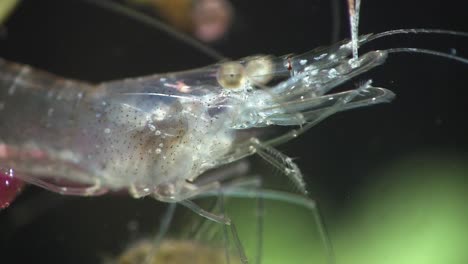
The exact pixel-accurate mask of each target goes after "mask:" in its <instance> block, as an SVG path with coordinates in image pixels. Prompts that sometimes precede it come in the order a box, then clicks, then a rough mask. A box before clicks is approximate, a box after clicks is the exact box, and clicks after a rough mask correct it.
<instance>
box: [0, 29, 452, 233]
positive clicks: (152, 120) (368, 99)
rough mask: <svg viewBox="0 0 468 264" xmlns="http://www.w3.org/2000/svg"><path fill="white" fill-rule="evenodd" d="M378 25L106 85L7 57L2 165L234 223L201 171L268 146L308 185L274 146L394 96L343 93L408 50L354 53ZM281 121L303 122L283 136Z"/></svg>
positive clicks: (62, 185)
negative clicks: (214, 208)
mask: <svg viewBox="0 0 468 264" xmlns="http://www.w3.org/2000/svg"><path fill="white" fill-rule="evenodd" d="M406 32H410V31H406ZM432 32H435V31H432ZM445 33H450V32H445ZM376 36H380V35H363V36H361V37H359V39H358V40H357V41H355V42H354V45H353V43H352V42H350V41H348V40H345V41H342V42H339V43H337V44H334V45H331V46H329V47H325V48H320V49H316V50H313V51H311V52H306V53H304V54H300V55H294V56H272V55H268V56H264V55H261V56H251V57H246V58H243V59H239V60H235V61H229V62H221V63H217V64H214V65H211V66H207V67H203V68H199V69H195V70H191V71H184V72H176V73H169V74H159V75H151V76H147V77H138V78H129V79H125V80H118V81H111V82H103V83H99V84H92V83H89V82H83V81H75V80H70V79H64V78H61V77H57V76H55V75H51V74H49V73H45V72H42V71H40V70H37V69H34V68H32V67H30V66H25V65H20V64H15V63H11V62H6V61H2V64H1V66H0V67H1V70H0V72H1V78H0V80H1V82H2V87H5V88H4V89H2V94H1V96H0V99H1V101H2V111H1V112H0V122H1V127H4V128H6V129H5V130H4V131H2V136H1V140H2V143H3V145H4V146H5V148H4V150H3V155H2V159H1V161H2V164H3V166H7V167H12V168H14V169H15V171H16V172H17V174H18V175H20V177H21V178H22V179H24V180H26V181H28V182H30V183H33V184H36V185H38V186H41V187H43V188H46V189H48V190H51V191H54V192H58V193H62V194H72V195H98V194H102V193H105V192H107V191H110V190H112V191H116V190H122V189H126V190H128V191H129V192H130V193H131V194H132V195H133V196H134V197H143V196H148V195H150V196H153V197H154V198H156V199H157V200H159V201H163V202H170V203H181V204H183V205H185V206H187V207H189V208H191V209H193V210H194V211H195V212H197V213H199V214H201V215H203V216H205V217H207V218H210V219H212V220H215V221H218V222H221V223H225V224H231V223H230V222H229V220H228V219H227V218H226V217H220V216H217V215H213V214H210V213H209V212H207V211H205V210H203V209H201V208H199V207H198V206H196V205H195V204H194V203H192V202H191V201H190V199H192V198H194V197H197V196H200V195H203V194H204V193H207V192H214V191H216V190H218V189H219V188H220V187H221V185H222V182H220V181H218V180H217V179H216V178H215V177H214V178H211V180H210V181H208V182H207V183H206V184H203V185H200V184H198V183H197V179H198V177H199V176H200V175H202V174H204V173H205V172H209V171H212V170H215V169H217V168H222V167H223V166H225V165H227V164H230V163H233V162H235V161H238V160H240V159H242V158H244V157H247V156H249V155H252V154H255V153H256V154H259V155H260V156H262V157H263V158H264V159H265V160H267V161H268V162H270V163H271V164H272V165H274V166H275V167H277V168H279V169H280V170H281V171H282V172H284V174H285V175H286V176H288V177H289V178H290V179H291V180H292V181H293V182H294V183H295V185H296V187H297V188H298V189H299V191H300V192H302V193H304V194H306V193H307V189H306V185H305V181H304V179H303V176H302V174H301V172H300V170H299V168H298V166H296V165H295V163H294V162H293V161H292V159H290V158H289V157H287V156H286V155H284V154H282V153H281V152H279V151H278V150H276V149H275V148H274V146H275V145H277V144H280V143H284V142H286V141H289V140H291V139H293V138H295V137H296V136H298V135H299V134H300V133H302V132H304V131H305V130H307V129H309V128H310V127H312V126H313V125H316V124H317V123H319V122H320V121H322V120H323V119H325V118H327V117H329V116H330V115H332V114H335V113H337V112H339V111H344V110H348V109H352V108H357V107H361V106H368V105H373V104H378V103H383V102H388V101H390V100H392V99H393V97H394V94H393V93H392V92H391V91H389V90H387V89H385V88H379V87H373V86H372V84H371V82H365V83H363V84H362V85H360V86H359V87H358V88H356V89H352V90H348V91H345V92H337V93H331V90H332V89H333V88H336V87H337V86H339V85H341V84H343V83H344V82H346V81H349V80H350V79H351V78H353V77H355V76H359V75H360V74H363V73H365V72H367V71H369V70H371V69H373V68H375V67H377V66H379V65H381V64H382V63H384V61H385V60H386V58H387V56H388V54H389V53H390V52H398V50H388V51H385V50H383V51H370V52H367V53H363V54H361V55H360V56H359V57H351V55H352V53H353V47H356V43H359V45H364V44H366V43H368V42H370V41H372V40H374V39H376V38H377V37H376ZM406 51H410V50H406ZM447 57H449V58H452V59H456V58H458V57H455V56H447ZM19 106H21V109H19ZM272 126H285V127H290V126H292V127H294V128H293V129H292V130H291V132H288V133H286V134H284V135H282V136H279V137H271V135H270V134H269V132H268V131H269V128H270V127H272ZM3 132H4V133H3Z"/></svg>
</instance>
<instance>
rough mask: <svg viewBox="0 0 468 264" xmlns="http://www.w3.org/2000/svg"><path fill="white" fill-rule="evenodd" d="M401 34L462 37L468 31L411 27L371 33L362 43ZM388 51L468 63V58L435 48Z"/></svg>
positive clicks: (465, 35)
mask: <svg viewBox="0 0 468 264" xmlns="http://www.w3.org/2000/svg"><path fill="white" fill-rule="evenodd" d="M400 34H439V35H450V36H460V37H468V33H467V32H461V31H455V30H445V29H429V28H410V29H395V30H389V31H385V32H381V33H377V34H375V35H371V36H370V37H369V38H367V39H366V40H365V41H364V42H362V44H366V43H369V42H371V41H374V40H376V39H379V38H384V37H388V36H393V35H400ZM386 51H387V52H388V53H401V52H403V53H404V52H406V53H421V54H428V55H433V56H437V57H442V58H447V59H452V60H455V61H459V62H461V63H465V64H468V59H466V58H463V57H460V56H457V55H454V54H449V53H445V52H440V51H435V50H428V49H420V48H392V49H387V50H386Z"/></svg>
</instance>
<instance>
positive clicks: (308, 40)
mask: <svg viewBox="0 0 468 264" xmlns="http://www.w3.org/2000/svg"><path fill="white" fill-rule="evenodd" d="M340 5H341V8H340V17H339V18H340V20H341V22H340V29H341V30H340V32H339V36H340V39H342V38H345V37H347V36H348V26H347V20H346V11H345V4H344V3H340ZM233 6H234V9H235V20H234V24H233V27H232V30H231V31H230V32H229V33H228V34H227V36H226V37H225V38H224V39H223V40H221V41H219V42H217V43H215V44H213V45H212V46H213V47H214V48H216V49H217V50H218V51H219V52H221V53H222V54H223V55H225V56H227V57H230V58H238V57H242V56H247V55H254V54H259V53H260V54H275V55H282V54H288V53H300V52H305V51H307V50H310V49H312V48H314V47H317V46H321V45H329V44H330V43H331V38H332V35H333V32H332V28H333V23H334V22H333V19H334V18H333V17H332V16H331V14H332V11H331V10H330V3H329V2H328V1H324V0H322V1H320V0H314V1H313V0H303V1H268V0H262V1H241V0H238V1H233ZM466 10H468V4H467V3H466V2H464V1H434V0H429V1H422V0H421V1H404V0H394V1H363V6H362V12H361V20H360V21H361V24H360V32H362V33H369V32H381V31H385V30H391V29H397V28H421V27H424V28H441V29H453V30H459V31H465V32H466V31H468V23H467V22H466ZM6 29H7V31H6V34H4V35H3V37H2V39H0V56H1V57H4V58H6V59H8V60H12V61H18V62H21V63H27V64H31V65H33V66H35V67H38V68H41V69H45V70H47V71H50V72H53V73H56V74H60V75H63V76H66V77H70V78H75V79H83V80H88V81H93V82H98V81H105V80H110V79H117V78H123V77H130V76H138V75H145V74H151V73H155V72H169V71H176V70H184V69H190V68H194V67H199V66H203V65H206V64H209V63H213V62H214V60H213V59H211V58H209V57H207V56H206V55H204V54H201V53H200V52H198V51H197V50H195V49H193V48H191V47H190V46H188V45H186V44H184V43H181V42H180V41H178V40H175V39H173V38H171V37H169V36H167V35H166V34H165V33H162V32H160V31H158V30H156V29H153V28H151V27H149V26H147V25H143V24H141V23H139V22H135V21H134V20H132V19H129V18H126V17H123V16H122V15H119V14H115V13H112V12H109V11H106V10H103V9H101V8H98V7H96V6H94V5H90V4H88V3H85V2H81V1H77V0H73V1H71V0H70V1H59V0H42V1H36V0H25V1H23V3H22V4H21V5H20V7H19V8H18V9H17V10H16V12H15V13H14V14H13V16H12V17H11V18H10V19H9V20H8V21H7V24H6ZM467 44H468V40H467V39H466V38H462V37H453V36H442V35H400V36H394V37H389V38H386V39H382V40H378V41H376V42H375V43H372V44H369V45H367V46H366V47H364V50H366V49H367V50H370V49H385V48H391V47H420V48H428V49H436V50H439V51H443V52H451V50H452V49H455V50H456V51H457V54H458V55H460V56H462V57H468V51H467V50H466V47H468V45H467ZM467 70H468V65H466V64H462V63H459V62H455V61H451V60H447V59H443V58H437V57H431V56H426V55H415V54H396V55H393V56H390V58H389V59H388V61H387V63H386V64H385V65H383V66H381V67H379V68H378V69H375V70H372V71H371V72H369V73H367V74H365V75H364V76H360V77H359V78H356V79H355V80H353V82H349V83H348V84H346V86H347V87H354V85H355V84H354V83H356V82H359V81H360V80H366V79H368V78H372V79H373V80H374V85H376V86H382V87H386V88H389V89H391V90H392V91H394V92H395V93H396V94H397V98H396V100H395V101H394V102H392V103H391V104H386V105H380V106H375V107H371V108H364V109H358V110H353V111H350V112H346V113H340V114H338V115H336V116H333V117H331V118H329V119H327V120H325V121H324V122H323V123H321V124H320V125H318V126H317V127H315V128H313V129H311V131H309V132H308V133H306V134H305V135H303V136H302V137H300V138H298V139H296V140H294V141H291V142H289V143H287V144H286V145H284V146H282V147H280V149H281V150H282V151H284V152H285V153H287V154H288V155H290V156H292V157H297V158H298V159H297V160H296V161H297V163H298V165H299V167H300V168H301V169H302V170H303V173H304V174H305V175H306V177H307V181H308V183H309V186H310V190H311V194H312V197H313V198H314V199H316V200H317V201H318V203H319V205H320V206H321V208H322V211H323V212H324V213H323V214H324V218H325V221H326V222H327V221H328V222H333V221H335V218H337V217H339V216H340V214H341V212H342V211H343V210H346V209H347V208H348V207H350V206H351V205H352V204H353V198H354V197H355V196H356V195H358V194H359V193H360V192H361V191H362V189H363V186H366V185H368V184H369V182H372V181H373V180H375V179H372V178H371V176H370V175H372V172H373V171H375V170H378V169H379V168H381V167H383V166H385V165H386V164H388V163H391V162H392V161H394V160H398V159H400V158H402V157H405V156H408V155H412V154H414V153H420V152H433V153H439V154H441V155H445V153H447V155H455V156H461V157H466V154H467V150H468V137H467V135H468V133H467V132H468V129H467V124H468V121H467V120H466V117H465V115H466V113H467V109H468V106H467V105H468V104H467V102H466V100H467V98H468V97H467V95H468V93H467V92H466V89H467V88H468V87H467V84H466V83H467V81H468V77H467V74H466V73H467ZM255 162H256V163H261V162H260V161H258V160H256V161H255ZM260 166H262V165H260ZM15 208H16V209H15ZM161 208H162V205H160V204H156V203H154V201H152V200H150V199H145V200H139V201H135V200H132V199H130V198H126V197H122V196H117V197H101V198H69V197H62V196H59V195H55V194H50V193H46V192H43V191H40V190H38V189H36V188H35V187H33V188H30V189H28V190H26V192H25V194H24V195H23V196H22V197H20V198H19V200H18V201H17V202H15V203H14V204H13V205H12V207H11V208H9V209H7V210H5V211H2V212H0V252H1V256H0V257H1V259H0V262H2V263H3V259H4V258H6V259H9V260H16V261H18V262H17V263H20V262H25V261H26V260H31V259H37V258H41V259H47V260H49V262H53V261H56V262H61V263H84V262H89V261H96V256H94V255H93V254H94V253H95V252H94V251H93V250H94V249H95V248H96V247H97V246H96V245H99V247H100V248H101V249H112V248H115V247H121V246H122V244H123V243H122V242H118V241H119V239H121V238H122V237H126V236H128V234H127V235H123V234H121V233H125V232H126V229H124V228H122V226H126V223H127V222H128V221H129V219H139V220H138V221H142V222H145V223H146V224H141V226H146V225H147V226H150V223H152V222H154V223H156V222H157V221H158V214H156V213H154V214H153V213H151V214H150V212H153V211H154V212H158V211H159V210H160V209H161ZM140 218H141V219H140ZM81 225H84V226H86V228H82V227H78V226H81ZM149 229H150V228H149ZM116 230H117V231H116ZM140 231H141V232H142V233H144V230H140ZM69 237H80V238H86V237H88V238H89V237H93V239H91V241H90V242H89V241H88V242H86V243H79V242H78V241H75V242H78V243H76V244H73V241H72V242H70V241H69ZM63 243H71V245H76V248H74V249H73V250H71V249H69V251H66V250H64V249H60V250H59V248H60V245H62V244H63ZM54 248H57V251H55V250H54ZM67 248H69V247H67ZM17 250H19V251H17ZM16 252H24V253H26V252H27V254H17V253H16ZM45 252H48V253H47V254H45ZM85 252H87V254H89V255H86V254H85ZM46 255H47V256H46ZM48 255H50V256H48ZM16 261H15V262H16ZM5 263H11V262H5Z"/></svg>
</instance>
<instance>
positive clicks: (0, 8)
mask: <svg viewBox="0 0 468 264" xmlns="http://www.w3.org/2000/svg"><path fill="white" fill-rule="evenodd" d="M18 4H19V0H1V1H0V25H1V24H3V22H5V20H6V19H7V18H8V16H9V15H11V13H12V12H13V10H14V9H15V7H16V6H17V5H18Z"/></svg>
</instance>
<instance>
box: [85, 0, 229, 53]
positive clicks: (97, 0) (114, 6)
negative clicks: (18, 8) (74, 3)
mask: <svg viewBox="0 0 468 264" xmlns="http://www.w3.org/2000/svg"><path fill="white" fill-rule="evenodd" d="M83 1H86V2H88V3H90V4H93V5H96V6H99V7H101V8H104V9H106V10H111V11H113V12H115V13H119V14H122V15H125V16H127V17H130V18H132V19H135V20H136V21H138V22H141V23H144V24H146V25H149V26H151V27H154V28H157V29H159V30H161V31H163V32H165V33H167V34H168V35H170V36H172V37H174V38H176V39H178V40H180V41H182V42H184V43H186V44H187V45H189V46H192V47H193V48H195V49H197V50H198V51H200V52H202V53H204V54H206V55H207V56H209V57H211V58H213V59H215V60H216V61H220V60H226V58H225V57H224V56H223V55H221V53H219V52H217V51H216V50H215V49H213V48H211V47H208V46H207V45H205V44H203V43H201V42H199V41H197V40H195V39H193V38H192V37H190V36H188V35H186V34H184V33H182V32H180V31H177V30H176V29H174V28H172V27H171V26H169V25H167V24H165V23H163V22H161V21H159V20H158V19H156V18H154V17H150V16H148V15H145V14H143V13H141V12H138V11H135V10H132V9H130V8H128V7H126V6H125V5H122V4H119V3H117V2H113V1H108V0H83Z"/></svg>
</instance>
